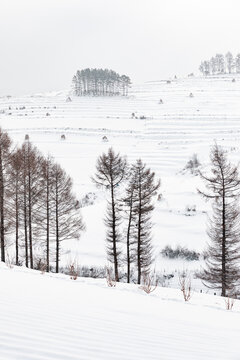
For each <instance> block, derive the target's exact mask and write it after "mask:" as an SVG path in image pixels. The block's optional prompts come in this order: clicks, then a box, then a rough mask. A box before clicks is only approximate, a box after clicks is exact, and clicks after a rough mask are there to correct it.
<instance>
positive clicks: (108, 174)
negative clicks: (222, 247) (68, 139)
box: [92, 148, 127, 281]
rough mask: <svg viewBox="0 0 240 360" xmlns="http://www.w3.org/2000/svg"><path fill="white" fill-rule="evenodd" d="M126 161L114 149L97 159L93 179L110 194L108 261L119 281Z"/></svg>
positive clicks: (107, 224) (107, 223)
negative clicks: (121, 197)
mask: <svg viewBox="0 0 240 360" xmlns="http://www.w3.org/2000/svg"><path fill="white" fill-rule="evenodd" d="M126 167H127V162H126V159H125V158H124V157H122V156H120V154H119V153H117V154H116V153H115V152H114V150H113V149H112V148H110V149H109V150H108V153H107V154H105V153H103V154H102V155H101V156H99V158H98V159H97V164H96V173H95V176H94V177H92V180H93V182H94V183H95V184H96V185H97V186H101V187H104V188H105V189H107V190H108V191H109V193H110V200H109V201H108V205H107V214H106V216H105V224H106V226H107V233H106V241H107V256H108V260H109V261H110V262H111V263H113V265H114V275H115V280H116V281H119V262H120V254H121V249H120V247H119V246H118V244H119V242H120V241H121V233H120V230H119V225H120V223H121V216H120V200H119V199H118V198H117V189H118V187H119V186H120V185H121V183H122V181H123V180H124V177H125V174H126Z"/></svg>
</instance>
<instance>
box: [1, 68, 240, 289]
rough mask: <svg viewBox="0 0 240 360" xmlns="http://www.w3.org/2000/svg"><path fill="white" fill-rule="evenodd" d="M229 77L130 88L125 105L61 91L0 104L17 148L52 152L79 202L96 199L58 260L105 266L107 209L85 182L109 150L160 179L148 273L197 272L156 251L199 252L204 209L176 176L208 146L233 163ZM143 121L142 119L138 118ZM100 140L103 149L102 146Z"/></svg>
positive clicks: (237, 89)
mask: <svg viewBox="0 0 240 360" xmlns="http://www.w3.org/2000/svg"><path fill="white" fill-rule="evenodd" d="M235 78H236V82H232V77H231V76H223V77H215V78H214V77H209V78H207V79H205V78H194V77H192V78H186V79H174V80H172V81H171V83H170V84H169V83H167V82H166V81H155V82H149V83H145V84H143V85H141V86H140V85H138V86H137V85H136V86H133V88H132V89H131V91H130V94H129V97H128V98H122V97H121V98H118V97H114V98H112V97H111V98H94V97H83V98H77V97H74V96H71V99H72V101H70V102H67V101H66V99H67V97H68V95H69V94H68V92H67V91H65V92H59V93H49V94H38V95H32V96H25V97H2V98H0V125H1V126H2V127H3V128H4V129H5V130H7V131H8V132H9V134H10V135H11V137H12V138H13V140H14V141H15V143H16V144H21V142H22V141H23V140H24V137H25V134H29V136H30V140H31V141H32V142H33V143H34V144H35V145H37V147H38V148H39V149H40V150H41V151H43V152H44V153H45V154H47V153H51V154H52V155H53V156H54V157H55V159H56V160H57V161H58V162H60V163H61V164H62V165H63V167H64V168H65V169H66V171H67V172H68V173H69V174H70V175H71V176H72V177H73V180H74V188H75V191H76V193H77V195H78V196H79V198H81V197H83V196H84V195H85V194H86V193H88V192H94V193H96V194H97V199H96V201H95V204H94V205H92V206H88V207H85V208H83V209H82V213H83V217H84V221H85V223H86V226H87V230H86V232H85V233H84V234H83V236H82V238H81V240H80V241H79V242H68V243H65V245H64V249H65V250H66V251H67V252H66V253H65V255H64V256H63V261H65V262H67V261H70V260H69V259H70V258H71V259H72V260H73V259H76V261H77V262H78V264H81V265H83V264H87V265H102V266H104V265H105V264H106V256H105V242H104V236H105V229H104V226H103V221H102V219H103V216H104V211H105V205H106V203H105V199H104V194H103V193H101V192H100V190H97V189H96V188H95V187H94V185H93V184H92V183H91V180H90V176H91V175H93V174H94V168H95V162H96V158H97V157H98V155H100V154H101V153H102V152H103V151H107V149H108V148H109V147H110V146H112V147H113V148H114V149H115V150H116V151H120V152H121V154H123V155H124V154H126V155H127V157H128V160H129V162H133V161H135V160H136V159H137V158H139V157H141V158H142V159H143V161H144V162H146V163H147V165H148V166H149V167H151V169H152V170H154V171H155V172H156V175H157V177H160V178H161V183H162V185H161V188H160V190H159V193H162V195H163V196H162V200H161V201H160V202H157V203H156V209H155V212H154V215H153V222H154V224H155V225H154V228H153V242H154V246H155V254H156V261H155V264H154V266H155V267H156V268H157V269H158V270H160V271H166V272H173V271H175V270H176V271H177V270H179V269H180V270H182V269H186V268H189V269H196V268H198V267H199V266H200V265H199V262H184V261H181V260H179V261H170V260H165V259H163V258H162V257H161V256H160V254H159V252H160V251H161V249H162V248H163V247H164V246H165V245H167V244H170V245H172V246H176V245H178V244H181V245H182V246H187V247H188V248H190V249H194V250H197V251H202V250H203V249H204V247H205V244H206V241H207V235H206V219H207V217H206V211H208V210H209V209H210V205H209V204H205V203H204V202H203V201H202V199H201V198H200V197H199V195H198V194H197V191H196V188H197V187H201V186H202V184H201V183H200V181H199V178H198V177H196V176H193V175H191V174H190V173H185V174H183V173H182V172H181V171H182V170H183V168H184V167H185V165H186V163H187V161H188V160H189V159H190V157H191V156H192V155H193V154H194V153H196V154H197V155H198V157H199V159H200V162H201V163H202V166H203V167H204V166H205V165H207V163H208V161H209V160H208V156H209V149H210V146H211V145H213V143H214V141H215V140H216V141H217V142H218V143H219V144H220V145H223V146H224V147H225V148H226V149H227V150H229V154H230V157H231V159H233V160H234V161H238V159H239V158H240V157H239V155H240V149H239V138H240V77H237V76H236V75H235ZM190 93H192V94H193V97H190V96H189V94H190ZM160 99H162V101H163V104H160V103H159V100H160ZM132 113H135V115H136V117H137V119H136V118H134V119H133V118H132ZM47 114H48V115H47ZM143 116H144V117H145V118H146V119H140V117H143ZM62 134H65V136H66V140H64V141H62V140H61V139H60V138H61V135H62ZM103 136H107V138H108V142H103V141H102V138H103ZM189 206H190V207H191V206H196V212H194V213H191V216H187V215H189V213H188V212H187V211H186V207H189ZM196 286H197V287H199V286H200V285H199V284H198V285H196Z"/></svg>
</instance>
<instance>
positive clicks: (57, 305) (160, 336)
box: [0, 264, 240, 360]
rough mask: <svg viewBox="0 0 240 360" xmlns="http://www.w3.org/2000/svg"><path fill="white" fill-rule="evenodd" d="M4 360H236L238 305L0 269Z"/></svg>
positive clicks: (203, 296)
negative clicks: (227, 305)
mask: <svg viewBox="0 0 240 360" xmlns="http://www.w3.org/2000/svg"><path fill="white" fill-rule="evenodd" d="M0 282H1V296H0V359H1V360H53V359H54V360H108V359H109V360H116V359H119V360H141V359H142V360H146V359H147V360H160V359H162V360H175V359H176V360H177V359H184V360H187V359H189V360H197V359H199V360H200V359H201V360H202V359H206V360H210V359H212V360H216V359H217V360H237V359H239V353H240V344H239V339H238V337H239V330H240V325H239V324H240V312H239V309H240V303H239V301H238V300H237V301H236V302H235V304H234V308H233V310H232V311H228V310H226V309H225V302H224V299H223V298H219V297H217V296H212V295H206V294H196V293H195V294H193V297H192V299H191V301H190V302H189V303H185V302H184V300H183V298H182V295H181V292H180V291H179V290H175V289H167V288H158V289H157V290H155V292H153V293H151V294H150V295H147V294H145V293H144V292H143V291H142V290H140V289H139V288H138V286H137V285H127V284H118V285H117V287H116V288H109V287H107V284H106V281H105V280H93V279H84V278H79V279H77V280H76V281H74V280H70V278H69V277H68V276H65V275H54V274H51V275H48V274H41V273H40V272H37V271H33V270H27V269H25V268H14V269H10V268H8V267H6V266H5V265H4V264H1V265H0Z"/></svg>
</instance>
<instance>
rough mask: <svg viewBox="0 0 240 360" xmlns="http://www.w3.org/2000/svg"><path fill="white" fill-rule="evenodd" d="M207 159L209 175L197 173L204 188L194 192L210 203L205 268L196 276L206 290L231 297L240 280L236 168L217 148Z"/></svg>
mask: <svg viewBox="0 0 240 360" xmlns="http://www.w3.org/2000/svg"><path fill="white" fill-rule="evenodd" d="M210 159H211V165H212V167H211V174H210V175H203V174H202V173H200V175H201V178H202V179H203V180H204V182H205V184H206V189H205V191H201V190H198V191H199V193H200V194H201V195H202V196H203V198H204V199H206V200H211V201H212V210H213V214H212V217H211V218H210V219H209V225H208V231H207V233H208V236H209V238H210V242H209V244H208V249H207V251H206V260H205V262H206V266H205V268H204V269H203V270H202V271H201V272H200V273H199V274H198V276H199V278H200V279H202V281H203V283H204V284H205V285H206V286H208V287H209V288H212V289H219V290H220V291H221V296H231V295H234V294H235V293H236V291H237V290H236V287H237V285H239V279H240V268H239V261H240V225H239V221H240V216H239V214H240V213H239V206H238V200H239V195H240V178H239V174H238V168H237V167H236V166H233V165H231V163H230V162H229V161H228V159H227V154H226V152H225V151H224V150H223V149H222V148H221V147H220V146H218V145H214V146H213V148H212V150H211V153H210Z"/></svg>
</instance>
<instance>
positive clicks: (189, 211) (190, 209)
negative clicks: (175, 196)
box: [185, 205, 197, 216]
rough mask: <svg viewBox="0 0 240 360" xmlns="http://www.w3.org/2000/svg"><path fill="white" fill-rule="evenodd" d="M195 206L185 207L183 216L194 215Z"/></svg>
mask: <svg viewBox="0 0 240 360" xmlns="http://www.w3.org/2000/svg"><path fill="white" fill-rule="evenodd" d="M196 210H197V208H196V205H187V206H186V207H185V215H186V216H193V215H196Z"/></svg>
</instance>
